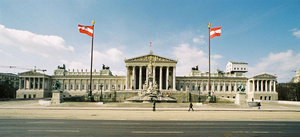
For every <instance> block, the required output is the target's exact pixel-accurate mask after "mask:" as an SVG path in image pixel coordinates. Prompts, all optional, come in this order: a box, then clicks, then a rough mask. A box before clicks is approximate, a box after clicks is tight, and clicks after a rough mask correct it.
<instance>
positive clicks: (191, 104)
mask: <svg viewBox="0 0 300 137" xmlns="http://www.w3.org/2000/svg"><path fill="white" fill-rule="evenodd" d="M191 109H192V110H193V111H194V109H193V103H192V102H191V103H190V107H189V111H190V110H191Z"/></svg>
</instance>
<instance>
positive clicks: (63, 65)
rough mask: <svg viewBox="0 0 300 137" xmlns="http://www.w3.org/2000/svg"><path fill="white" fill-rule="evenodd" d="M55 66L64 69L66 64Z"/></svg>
mask: <svg viewBox="0 0 300 137" xmlns="http://www.w3.org/2000/svg"><path fill="white" fill-rule="evenodd" d="M57 68H58V69H66V65H65V64H63V66H62V67H61V66H57Z"/></svg>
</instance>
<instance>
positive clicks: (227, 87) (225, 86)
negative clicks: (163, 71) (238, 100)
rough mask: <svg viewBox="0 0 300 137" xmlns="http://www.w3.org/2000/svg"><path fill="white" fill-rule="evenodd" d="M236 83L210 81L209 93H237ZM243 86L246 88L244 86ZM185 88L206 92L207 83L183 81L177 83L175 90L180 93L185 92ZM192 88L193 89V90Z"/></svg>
mask: <svg viewBox="0 0 300 137" xmlns="http://www.w3.org/2000/svg"><path fill="white" fill-rule="evenodd" d="M238 83H240V82H236V81H235V82H220V81H217V82H215V81H211V85H210V86H211V91H220V92H221V91H223V92H226V91H229V92H233V91H235V92H236V91H237V90H238V89H237V86H238ZM244 86H246V85H245V84H244ZM187 87H188V88H189V90H190V91H198V90H199V87H200V91H207V90H208V82H207V81H205V82H204V81H200V82H198V81H197V82H190V81H183V82H180V81H178V86H177V90H181V91H183V90H184V91H186V89H187ZM193 87H194V88H193Z"/></svg>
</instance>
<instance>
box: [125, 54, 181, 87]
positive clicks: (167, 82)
mask: <svg viewBox="0 0 300 137" xmlns="http://www.w3.org/2000/svg"><path fill="white" fill-rule="evenodd" d="M125 63H126V70H127V75H126V90H142V89H143V85H144V84H145V83H147V84H149V78H148V76H149V73H153V82H152V83H156V84H157V86H158V89H159V90H160V91H162V90H176V89H175V87H176V85H175V83H176V64H177V61H176V60H173V59H169V58H165V57H161V56H158V55H154V54H153V52H152V51H150V53H149V54H147V55H143V56H139V57H134V58H129V59H125ZM149 65H151V67H149ZM149 68H151V69H152V72H149Z"/></svg>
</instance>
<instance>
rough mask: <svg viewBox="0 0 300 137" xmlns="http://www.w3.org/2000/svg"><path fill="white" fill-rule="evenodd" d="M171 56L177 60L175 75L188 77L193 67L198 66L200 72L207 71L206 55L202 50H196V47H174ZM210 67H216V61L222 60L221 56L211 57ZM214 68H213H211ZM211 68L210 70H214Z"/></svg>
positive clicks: (187, 45)
mask: <svg viewBox="0 0 300 137" xmlns="http://www.w3.org/2000/svg"><path fill="white" fill-rule="evenodd" d="M173 54H174V55H175V56H176V57H177V59H178V64H177V69H176V71H177V75H185V76H186V75H188V73H189V72H190V70H191V68H192V67H193V66H196V65H199V70H200V71H207V70H208V55H207V53H205V52H204V51H202V50H198V49H197V48H196V47H190V45H189V44H181V45H179V46H177V47H174V49H173ZM211 57H212V58H211V67H212V66H217V65H218V62H217V60H218V59H220V58H222V56H221V55H212V56H211ZM213 68H214V67H213ZM213 68H211V70H214V69H213Z"/></svg>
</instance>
